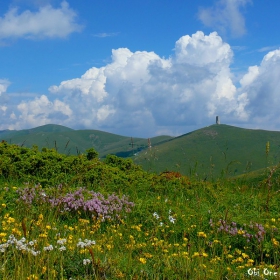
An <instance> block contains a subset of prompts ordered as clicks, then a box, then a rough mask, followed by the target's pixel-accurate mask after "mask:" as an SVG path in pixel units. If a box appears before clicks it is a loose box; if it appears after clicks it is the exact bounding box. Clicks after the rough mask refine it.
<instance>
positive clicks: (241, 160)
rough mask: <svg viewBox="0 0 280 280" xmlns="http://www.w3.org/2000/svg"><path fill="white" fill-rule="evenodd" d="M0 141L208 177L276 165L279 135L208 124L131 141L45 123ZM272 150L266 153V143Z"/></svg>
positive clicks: (279, 156)
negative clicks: (123, 159)
mask: <svg viewBox="0 0 280 280" xmlns="http://www.w3.org/2000/svg"><path fill="white" fill-rule="evenodd" d="M0 140H6V141H7V142H9V143H14V144H17V145H19V146H25V147H32V146H33V145H37V146H38V148H39V149H42V148H43V147H47V148H54V149H56V150H57V151H58V152H60V153H64V154H69V155H70V154H74V155H76V154H79V153H85V151H86V150H87V149H88V148H91V147H94V148H95V149H96V151H97V152H98V153H99V156H100V157H101V158H104V157H106V155H107V154H114V155H117V156H120V157H131V158H132V159H133V160H134V162H135V163H137V164H139V165H142V166H143V168H144V169H146V170H150V171H154V172H158V173H159V172H163V171H165V170H169V171H178V172H181V173H182V174H185V175H193V176H196V175H199V176H200V177H201V178H205V179H209V178H212V177H217V176H220V175H221V173H223V174H224V175H226V176H232V175H241V174H244V173H247V172H249V171H250V172H251V171H256V170H258V169H262V168H265V167H267V166H271V165H273V164H277V163H279V162H280V132H278V131H265V130H253V129H243V128H238V127H234V126H229V125H223V124H220V125H217V124H215V125H211V126H208V127H204V128H201V129H198V130H195V131H193V132H190V133H187V134H184V135H181V136H179V137H170V136H158V137H153V138H151V139H150V141H151V145H152V147H150V148H149V147H148V140H147V139H145V138H131V137H126V136H121V135H117V134H112V133H108V132H102V131H99V130H74V129H71V128H68V127H65V126H61V125H53V124H49V125H44V126H39V127H36V128H32V129H25V130H19V131H15V130H4V131H0ZM267 142H269V146H270V150H269V153H268V155H267V154H266V144H267Z"/></svg>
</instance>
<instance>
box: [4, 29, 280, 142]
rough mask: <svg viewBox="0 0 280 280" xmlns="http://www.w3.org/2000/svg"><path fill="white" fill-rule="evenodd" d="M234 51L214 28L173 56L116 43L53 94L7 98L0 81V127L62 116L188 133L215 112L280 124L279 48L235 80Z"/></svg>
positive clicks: (185, 40)
mask: <svg viewBox="0 0 280 280" xmlns="http://www.w3.org/2000/svg"><path fill="white" fill-rule="evenodd" d="M232 58H233V52H232V50H231V48H230V46H229V45H228V44H227V43H225V42H224V41H223V40H222V39H221V37H220V36H218V34H217V33H216V32H213V33H210V34H209V35H205V34H204V33H203V32H201V31H198V32H196V33H195V34H193V35H192V36H189V35H186V36H183V37H181V38H179V40H178V41H177V42H176V43H175V48H174V53H173V55H171V56H170V57H169V58H162V57H160V56H159V55H157V54H156V53H154V52H147V51H136V52H132V51H130V50H129V49H127V48H119V49H115V50H112V56H111V62H110V63H108V64H106V65H104V66H103V67H99V68H98V67H92V68H90V69H89V70H87V71H86V72H85V73H84V74H83V75H82V76H81V77H78V78H75V79H71V80H65V81H62V82H61V83H60V84H58V85H52V86H50V87H49V92H50V95H49V96H46V95H42V96H40V97H35V98H34V97H31V96H30V97H29V99H25V100H23V101H21V102H18V100H19V97H18V96H16V97H13V96H12V95H11V96H10V99H7V95H8V94H6V93H5V91H6V89H7V86H8V83H7V81H6V80H2V82H0V84H2V86H3V85H5V88H4V87H3V90H2V91H3V93H2V96H0V104H1V108H0V117H1V120H2V123H1V124H0V129H5V128H10V129H12V128H14V129H23V128H29V127H34V126H38V125H43V124H47V123H57V124H61V125H66V126H69V127H72V128H77V129H81V128H88V129H99V130H104V131H109V132H112V133H118V134H122V135H130V136H141V137H151V136H154V135H159V134H161V133H163V132H164V133H165V134H171V135H178V134H183V133H186V132H188V131H191V130H194V129H197V128H200V127H203V126H206V125H209V124H212V123H214V122H215V116H216V115H219V116H220V117H221V120H222V123H228V124H234V125H237V124H239V125H240V124H242V126H243V127H244V126H245V127H246V126H247V127H251V128H252V127H262V128H269V129H277V128H279V129H280V117H279V109H278V104H279V102H280V94H279V92H280V81H279V76H280V49H278V50H274V51H271V52H269V53H267V54H266V55H265V56H264V58H263V60H262V62H261V64H260V65H255V66H250V67H249V68H248V71H247V73H245V75H243V77H242V78H241V79H240V81H239V86H238V87H237V85H235V84H234V83H233V80H234V79H235V77H233V74H232V72H231V69H230V64H231V62H232ZM0 88H1V87H0ZM1 98H2V99H1ZM5 98H6V99H5ZM4 99H5V100H4ZM4 101H5V102H4Z"/></svg>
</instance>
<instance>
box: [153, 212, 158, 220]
mask: <svg viewBox="0 0 280 280" xmlns="http://www.w3.org/2000/svg"><path fill="white" fill-rule="evenodd" d="M153 216H154V217H155V218H156V219H157V220H158V219H159V215H158V213H157V212H154V214H153Z"/></svg>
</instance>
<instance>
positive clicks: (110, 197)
mask: <svg viewBox="0 0 280 280" xmlns="http://www.w3.org/2000/svg"><path fill="white" fill-rule="evenodd" d="M38 153H39V152H38ZM77 158H78V157H77ZM61 162H63V160H61ZM77 162H79V161H77ZM88 164H91V168H88ZM18 166H21V165H18ZM79 166H80V167H79V169H77V170H79V172H80V173H81V174H83V176H84V177H85V178H88V179H90V178H92V177H91V176H93V175H94V180H88V181H86V180H81V178H80V177H79V176H78V175H79V174H78V175H77V176H78V178H80V179H79V180H74V179H73V178H76V177H72V175H71V174H70V173H69V174H68V175H67V176H68V177H62V178H69V180H68V182H61V181H60V180H59V178H60V177H59V176H57V177H56V180H57V181H54V180H50V182H49V183H48V182H46V181H43V182H44V185H40V184H37V182H36V177H35V178H34V177H32V181H30V182H29V183H24V181H22V180H21V179H20V178H15V177H14V179H15V180H14V181H13V179H11V177H6V178H3V177H2V180H1V181H0V216H1V225H0V244H1V245H0V279H20V280H21V279H72V280H73V279H213V280H214V279H250V278H252V279H278V278H279V273H280V272H279V248H280V244H279V242H280V232H279V229H280V214H279V213H280V211H279V210H280V205H279V178H278V175H277V168H275V170H273V174H272V173H268V175H267V177H266V179H265V180H261V181H259V182H255V181H254V183H253V184H252V183H251V181H250V180H248V179H244V178H242V179H236V180H229V179H227V178H225V177H223V178H220V179H217V180H215V181H211V182H208V181H207V180H204V178H201V179H200V178H198V177H195V176H194V177H192V178H190V177H186V176H182V175H181V174H180V173H176V172H165V173H162V174H161V175H156V174H152V173H147V172H144V171H143V170H141V169H139V168H138V167H135V166H134V165H133V164H132V163H131V162H130V161H126V160H122V159H118V158H115V157H109V158H108V159H107V160H106V161H105V162H104V163H99V161H98V160H97V159H91V160H88V159H87V157H86V156H85V157H83V163H82V164H80V165H79ZM81 166H84V169H82V167H81ZM93 170H95V173H93ZM6 171H7V170H6ZM97 171H98V172H97ZM13 172H14V173H13V174H16V173H15V170H13ZM64 172H65V170H64ZM69 172H70V171H69ZM41 174H42V173H41ZM41 174H40V176H39V175H37V176H38V177H37V181H38V182H39V181H41V180H42V179H43V178H42V175H41ZM89 174H91V176H89ZM26 176H27V175H26V174H25V175H24V178H28V177H26ZM75 176H76V175H75Z"/></svg>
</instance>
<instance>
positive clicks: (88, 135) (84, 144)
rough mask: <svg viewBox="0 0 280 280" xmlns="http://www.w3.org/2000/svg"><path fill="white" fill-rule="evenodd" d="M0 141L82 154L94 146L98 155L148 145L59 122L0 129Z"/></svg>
mask: <svg viewBox="0 0 280 280" xmlns="http://www.w3.org/2000/svg"><path fill="white" fill-rule="evenodd" d="M169 139H172V137H170V136H158V137H154V138H151V142H152V143H155V144H157V143H160V142H164V141H166V140H169ZM0 140H5V141H7V142H8V143H12V144H17V145H19V146H24V147H32V146H33V145H36V146H38V148H39V149H40V150H41V149H42V148H43V147H46V148H50V149H51V148H54V149H56V150H57V151H58V152H60V153H64V154H74V155H75V154H79V153H84V152H85V151H86V150H87V149H89V148H92V147H93V148H95V149H96V151H98V153H99V156H100V157H105V156H106V155H107V154H115V155H117V156H121V157H129V156H133V154H135V153H137V152H139V151H140V150H142V149H145V148H147V147H148V140H147V139H144V138H131V137H126V136H120V135H116V134H112V133H107V132H102V131H99V130H74V129H71V128H68V127H65V126H61V125H54V124H48V125H43V126H39V127H36V128H32V129H25V130H19V131H15V130H5V131H0Z"/></svg>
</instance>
